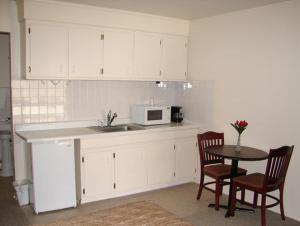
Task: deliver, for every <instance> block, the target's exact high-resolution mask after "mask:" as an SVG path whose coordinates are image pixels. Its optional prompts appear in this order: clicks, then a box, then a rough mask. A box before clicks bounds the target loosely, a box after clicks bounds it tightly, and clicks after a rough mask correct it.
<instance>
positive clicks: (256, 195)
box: [252, 192, 258, 209]
mask: <svg viewBox="0 0 300 226" xmlns="http://www.w3.org/2000/svg"><path fill="white" fill-rule="evenodd" d="M257 199H258V193H257V192H254V196H253V204H252V207H253V209H255V208H257Z"/></svg>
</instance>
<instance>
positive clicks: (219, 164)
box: [197, 131, 247, 210]
mask: <svg viewBox="0 0 300 226" xmlns="http://www.w3.org/2000/svg"><path fill="white" fill-rule="evenodd" d="M197 137H198V147H199V154H200V165H201V175H200V185H199V190H198V195H197V199H198V200H199V199H200V197H201V194H202V190H203V188H205V189H207V190H209V191H212V192H214V193H215V209H216V210H219V198H220V195H222V192H223V185H228V184H229V183H228V182H224V180H225V179H229V178H230V171H231V166H230V165H227V164H224V158H222V157H218V156H216V155H211V154H209V153H206V152H205V148H207V147H215V146H223V145H224V133H216V132H211V131H209V132H206V133H203V134H198V135H197ZM246 173H247V170H245V169H242V168H238V175H239V176H240V175H246ZM205 175H206V176H209V177H211V178H214V179H215V181H212V182H206V183H204V176H205ZM209 184H216V187H215V190H213V189H211V188H209V187H207V185H209ZM244 197H245V193H244V191H242V198H241V199H242V200H244Z"/></svg>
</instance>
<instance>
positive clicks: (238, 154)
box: [205, 145, 268, 161]
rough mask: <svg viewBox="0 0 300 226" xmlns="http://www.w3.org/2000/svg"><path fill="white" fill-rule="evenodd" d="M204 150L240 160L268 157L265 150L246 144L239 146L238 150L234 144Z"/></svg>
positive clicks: (255, 159)
mask: <svg viewBox="0 0 300 226" xmlns="http://www.w3.org/2000/svg"><path fill="white" fill-rule="evenodd" d="M205 151H206V152H208V153H210V154H213V155H217V156H221V157H223V158H227V159H234V160H242V161H258V160H264V159H267V158H268V153H267V152H265V151H262V150H259V149H256V148H251V147H246V146H240V151H237V149H236V145H224V146H217V147H208V148H206V149H205Z"/></svg>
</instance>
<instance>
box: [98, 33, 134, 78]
mask: <svg viewBox="0 0 300 226" xmlns="http://www.w3.org/2000/svg"><path fill="white" fill-rule="evenodd" d="M133 46H134V33H133V32H131V31H125V30H106V31H104V64H103V68H104V71H103V75H102V78H103V79H106V80H116V79H117V80H126V79H129V78H130V77H132V71H133V70H132V68H133Z"/></svg>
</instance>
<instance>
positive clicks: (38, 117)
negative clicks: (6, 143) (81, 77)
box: [12, 80, 182, 123]
mask: <svg viewBox="0 0 300 226" xmlns="http://www.w3.org/2000/svg"><path fill="white" fill-rule="evenodd" d="M12 87H13V109H14V111H13V112H14V118H16V119H17V120H15V123H32V122H50V121H51V122H53V121H74V120H95V119H102V118H104V117H105V115H106V114H107V112H108V111H109V110H110V109H111V110H112V111H113V112H117V113H118V118H119V119H127V120H128V119H129V112H130V105H132V104H149V103H150V99H151V98H154V103H155V104H168V105H174V104H177V105H178V104H179V101H180V100H181V98H180V94H181V89H182V88H181V87H182V86H181V83H176V82H168V86H167V88H159V87H157V85H156V84H155V82H134V81H60V82H59V83H58V84H57V85H55V84H54V83H52V82H51V81H47V80H40V81H38V80H32V81H31V80H21V81H20V80H13V81H12Z"/></svg>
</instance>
